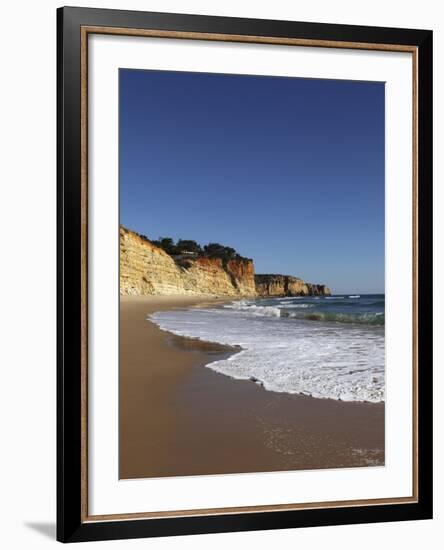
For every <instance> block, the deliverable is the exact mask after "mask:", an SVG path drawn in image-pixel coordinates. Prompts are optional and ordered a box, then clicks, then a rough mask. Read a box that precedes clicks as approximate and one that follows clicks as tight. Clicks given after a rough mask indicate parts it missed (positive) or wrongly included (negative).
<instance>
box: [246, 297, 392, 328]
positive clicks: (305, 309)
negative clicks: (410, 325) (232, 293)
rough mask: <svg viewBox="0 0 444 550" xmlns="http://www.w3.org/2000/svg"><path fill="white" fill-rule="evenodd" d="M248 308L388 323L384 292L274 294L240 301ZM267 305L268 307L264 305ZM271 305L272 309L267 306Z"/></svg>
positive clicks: (315, 318)
mask: <svg viewBox="0 0 444 550" xmlns="http://www.w3.org/2000/svg"><path fill="white" fill-rule="evenodd" d="M236 304H237V306H235V307H239V308H243V309H244V310H245V311H248V310H249V309H250V310H251V311H252V312H253V311H254V310H255V309H257V308H260V309H257V311H258V313H259V314H260V313H261V312H262V313H263V314H264V315H276V316H279V317H282V318H290V319H291V318H294V319H306V320H308V321H325V322H336V323H356V324H364V325H384V323H385V295H384V294H361V295H358V294H341V295H337V296H325V297H324V296H308V297H295V298H270V299H262V300H254V301H242V302H237V303H236ZM262 308H264V309H262ZM266 308H269V309H266Z"/></svg>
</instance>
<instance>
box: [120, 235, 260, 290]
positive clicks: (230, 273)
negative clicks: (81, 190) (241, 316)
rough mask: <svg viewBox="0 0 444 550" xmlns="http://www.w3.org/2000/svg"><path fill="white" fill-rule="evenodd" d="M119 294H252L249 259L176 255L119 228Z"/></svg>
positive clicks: (251, 268)
mask: <svg viewBox="0 0 444 550" xmlns="http://www.w3.org/2000/svg"><path fill="white" fill-rule="evenodd" d="M120 294H133V295H146V294H157V295H168V294H208V295H221V296H255V294H256V288H255V282H254V266H253V262H252V261H250V260H230V261H229V262H227V264H226V265H224V264H223V262H222V260H221V259H219V258H206V257H197V258H180V259H179V258H178V259H176V260H174V259H173V258H172V257H171V256H170V255H168V254H167V253H166V252H164V251H163V250H162V249H161V248H159V247H157V246H155V245H153V244H152V243H151V242H149V241H148V240H146V239H144V238H142V237H140V236H139V235H137V234H136V233H133V232H132V231H129V230H128V229H125V228H124V227H121V228H120Z"/></svg>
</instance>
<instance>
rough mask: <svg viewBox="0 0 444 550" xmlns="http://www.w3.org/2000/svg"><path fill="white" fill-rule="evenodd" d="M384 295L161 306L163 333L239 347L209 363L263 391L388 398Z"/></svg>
mask: <svg viewBox="0 0 444 550" xmlns="http://www.w3.org/2000/svg"><path fill="white" fill-rule="evenodd" d="M384 308H385V299H384V295H382V294H371V295H368V294H367V295H356V294H344V295H340V296H339V295H338V296H327V297H318V296H313V297H295V298H271V299H256V300H236V301H233V302H231V303H228V304H225V305H223V306H215V307H200V308H191V309H187V310H174V311H161V312H157V313H154V314H152V315H151V316H150V317H149V319H150V320H152V321H154V322H155V323H156V324H157V325H158V326H159V327H160V328H161V329H162V330H166V331H169V332H172V333H174V334H177V335H180V336H185V337H191V338H199V339H201V340H205V341H208V342H217V343H219V344H228V345H230V346H240V348H241V351H240V352H239V353H235V354H234V355H231V356H230V357H228V358H227V359H223V360H219V361H214V362H212V363H209V364H208V365H207V366H208V367H210V368H212V369H214V370H215V371H217V372H220V373H222V374H225V375H227V376H231V377H232V378H237V379H247V380H248V379H249V380H252V381H254V382H256V383H258V384H261V385H262V386H263V387H264V388H265V389H266V390H270V391H275V392H287V393H300V394H305V395H310V396H313V397H318V398H330V399H339V400H343V401H371V402H379V401H384V387H385V369H384V363H385V348H384V324H385V313H384V311H385V309H384Z"/></svg>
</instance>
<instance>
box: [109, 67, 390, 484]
mask: <svg viewBox="0 0 444 550" xmlns="http://www.w3.org/2000/svg"><path fill="white" fill-rule="evenodd" d="M384 94H385V88H384V83H383V82H366V81H349V80H325V79H305V78H293V77H291V78H288V77H274V76H273V77H271V76H261V75H257V76H253V75H231V74H212V73H211V74H210V73H192V72H174V71H158V70H153V71H151V70H135V69H120V70H119V196H120V199H119V205H120V218H119V222H120V227H119V246H120V327H119V478H120V479H137V478H157V477H174V476H190V475H193V476H196V475H217V474H237V473H249V472H276V471H294V470H315V469H317V470H318V469H333V468H334V469H338V468H375V467H381V466H384V464H385V446H384V440H385V430H384V423H385V374H386V373H385V284H384V273H385V262H384V254H385V250H384V241H385V230H384V211H385V202H384V193H385V182H384V169H385V168H384V163H385V159H384V149H385V142H384V132H385V128H384V118H385V113H384V110H385V100H384ZM116 231H117V228H116Z"/></svg>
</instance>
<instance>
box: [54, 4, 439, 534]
mask: <svg viewBox="0 0 444 550" xmlns="http://www.w3.org/2000/svg"><path fill="white" fill-rule="evenodd" d="M84 26H88V27H115V28H121V29H122V28H124V29H125V28H128V29H155V30H161V31H175V32H184V33H187V32H188V33H190V32H193V33H210V34H211V33H214V34H225V35H245V36H255V37H275V38H294V39H301V40H307V41H310V40H323V41H331V42H352V43H364V44H365V43H371V44H376V45H378V44H380V45H405V46H412V47H414V48H416V52H417V181H418V200H417V232H418V233H417V234H418V239H417V260H418V271H417V350H418V375H417V396H416V399H417V411H418V415H417V432H416V433H417V456H418V471H417V478H418V492H417V499H416V502H406V503H399V504H384V503H378V504H377V505H355V506H345V507H329V508H322V507H317V508H313V509H300V510H277V511H262V512H259V511H258V512H250V513H247V514H245V513H236V512H233V513H224V514H205V515H193V516H188V517H159V518H149V519H144V518H142V519H130V520H126V519H121V520H111V521H110V520H103V521H100V520H99V521H90V520H88V518H86V519H85V517H84V513H83V512H82V490H81V487H82V484H84V483H85V473H84V472H83V471H82V453H81V448H82V437H83V435H82V418H81V415H82V399H83V398H84V396H83V394H82V387H81V375H80V373H81V361H82V357H81V354H82V345H81V342H82V330H81V318H82V313H81V308H82V288H81V271H82V262H81V252H82V250H81V248H82V244H81V225H82V217H81V197H82V191H81V180H82V174H81V160H82V159H81V157H82V148H81V134H82V128H81V29H82V27H84ZM57 114H58V120H57V135H58V147H57V181H58V189H57V193H58V199H57V214H58V224H57V233H58V241H57V252H58V262H57V270H58V272H57V276H58V294H57V296H58V306H57V315H58V324H57V327H58V328H57V344H58V352H57V361H58V368H57V378H58V380H57V406H58V414H57V439H58V442H57V454H58V459H57V478H58V483H57V539H58V540H59V541H62V542H77V541H92V540H109V539H123V538H136V537H156V536H171V535H183V534H197V533H219V532H227V531H247V530H251V531H253V530H264V529H282V528H294V527H308V526H323V525H335V524H355V523H370V522H387V521H402V520H419V519H428V518H431V517H432V291H431V289H432V32H431V31H428V30H412V29H399V28H383V27H364V26H350V25H330V24H319V23H301V22H292V21H275V20H258V19H239V18H228V17H212V16H200V15H183V14H173V13H147V12H136V11H123V10H122V11H121V10H107V9H92V8H74V7H68V8H67V7H64V8H60V9H58V10H57Z"/></svg>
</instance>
